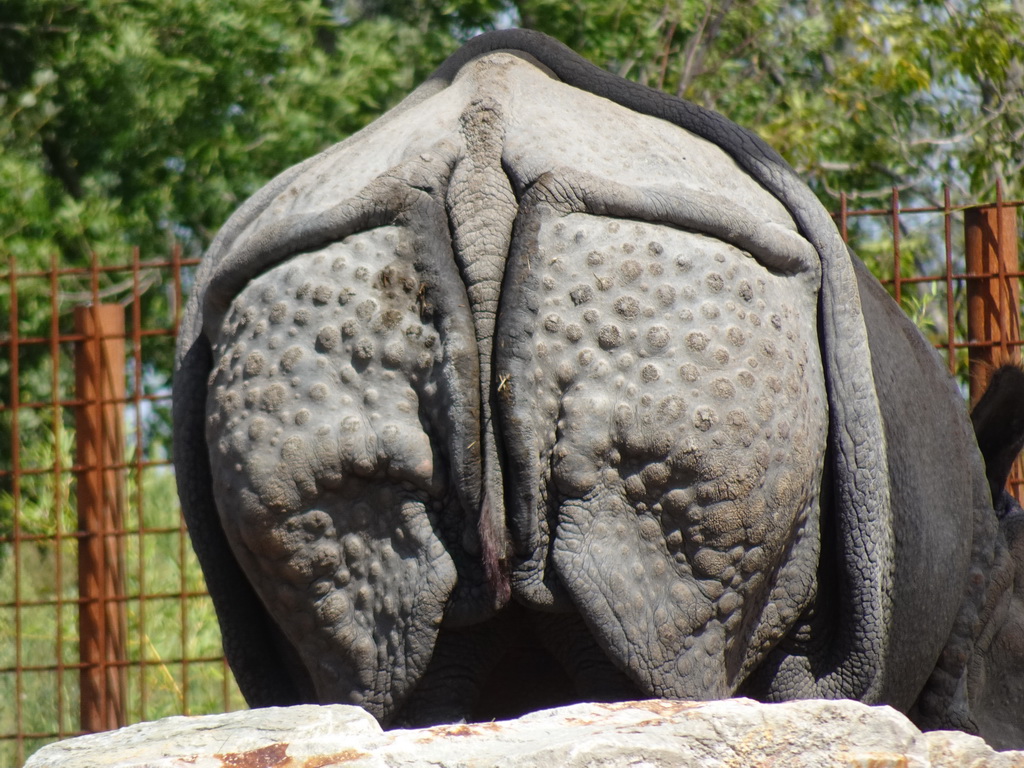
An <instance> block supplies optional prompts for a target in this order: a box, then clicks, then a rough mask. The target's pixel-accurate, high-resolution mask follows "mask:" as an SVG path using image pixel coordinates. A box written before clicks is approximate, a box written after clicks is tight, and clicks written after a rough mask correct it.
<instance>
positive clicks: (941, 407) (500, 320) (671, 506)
mask: <svg viewBox="0 0 1024 768" xmlns="http://www.w3.org/2000/svg"><path fill="white" fill-rule="evenodd" d="M178 364H179V370H178V375H177V379H176V382H175V401H174V405H175V413H174V418H175V456H176V465H177V468H178V479H179V490H180V495H181V498H182V505H183V509H184V512H185V515H186V519H187V521H188V524H189V528H190V531H191V534H192V538H193V542H194V546H195V548H196V552H197V554H198V556H199V559H200V562H201V564H202V566H203V569H204V571H205V573H206V576H207V581H208V583H209V587H210V592H211V594H212V596H213V598H214V602H215V605H216V606H217V610H218V614H219V616H220V620H221V624H222V627H223V630H224V638H225V648H226V652H227V654H228V658H229V661H230V662H231V665H232V668H233V670H234V671H235V674H236V677H237V678H238V680H239V684H240V686H241V688H242V690H243V692H244V693H245V695H246V697H247V699H248V700H249V702H250V704H253V705H269V704H286V703H292V702H297V701H304V700H313V701H325V702H326V701H339V702H351V703H357V704H361V705H362V706H364V707H365V708H367V709H368V710H369V711H370V712H372V713H373V714H374V715H376V716H377V717H378V718H379V719H380V720H381V721H382V722H384V723H394V722H404V723H424V722H438V721H442V720H450V719H458V718H463V717H469V718H473V717H480V716H488V715H491V714H494V713H495V712H498V713H505V711H506V710H508V711H509V712H511V711H514V710H516V709H530V708H537V707H539V706H543V705H546V704H550V703H559V702H562V701H570V700H582V699H601V698H604V699H617V698H618V699H621V698H635V697H641V696H657V697H680V698H697V699H708V698H720V697H726V696H731V695H734V694H743V695H749V696H754V697H756V698H759V699H762V700H766V701H771V700H781V699H789V698H806V697H829V698H835V697H850V698H856V699H860V700H863V701H867V702H886V703H891V704H893V705H894V706H896V707H898V708H900V709H902V710H911V709H912V708H913V712H914V716H915V717H916V718H917V719H918V721H919V722H921V723H923V724H925V725H928V726H931V727H948V726H950V725H953V726H956V727H963V728H973V727H974V723H973V721H972V719H971V717H972V716H971V713H970V711H969V707H968V705H967V704H965V703H964V702H963V701H962V699H963V690H962V689H963V684H962V680H963V679H964V678H965V675H966V666H967V664H968V662H969V660H970V659H972V658H975V656H974V645H975V640H976V637H975V636H976V625H977V623H978V616H979V612H981V611H982V610H983V609H982V605H983V603H984V600H985V596H986V595H987V594H989V592H990V584H991V581H992V575H991V574H992V566H993V563H994V562H995V560H996V559H997V558H998V556H999V554H1000V553H1001V552H1004V550H1005V542H1004V539H1003V534H1001V532H1000V530H999V524H998V520H997V517H996V515H995V512H994V511H993V505H992V502H991V499H990V493H989V490H988V486H987V484H986V478H985V473H984V467H983V465H982V460H981V456H980V454H979V452H978V448H977V445H976V442H975V439H974V436H973V433H972V430H971V425H970V422H969V420H968V418H967V416H966V413H965V411H964V408H963V404H962V401H961V398H960V395H959V393H958V392H957V390H956V388H955V387H954V386H953V384H952V382H951V381H950V379H949V377H948V376H947V375H946V373H945V372H944V369H943V367H942V365H941V364H940V363H939V361H938V359H937V357H936V355H935V353H934V351H933V350H932V349H931V348H930V347H929V346H928V344H927V343H926V342H925V341H924V339H923V338H922V337H921V336H920V334H919V333H918V332H917V331H916V329H915V328H914V327H913V326H912V324H911V323H910V322H909V321H908V320H907V319H906V318H905V317H904V316H903V314H902V313H901V312H900V310H899V309H898V308H897V307H896V305H895V304H894V303H893V302H892V301H891V300H890V298H889V297H888V295H887V294H886V293H885V292H884V290H882V288H881V287H880V286H879V285H878V284H877V282H876V281H875V280H874V279H873V278H872V277H871V276H870V275H869V274H868V273H867V272H866V270H864V268H863V267H862V266H861V265H860V263H859V262H858V261H857V260H856V259H855V258H851V257H850V255H849V254H848V253H847V250H846V248H845V246H844V245H843V243H842V241H841V239H840V237H839V235H838V233H837V232H836V229H835V227H834V226H833V224H832V222H831V220H830V218H829V216H828V214H827V213H826V212H825V211H824V209H822V208H821V206H820V205H819V204H818V202H817V201H816V200H815V199H814V197H813V195H812V194H811V192H810V191H809V190H808V189H807V188H806V187H805V186H804V185H803V184H802V183H801V182H800V181H799V180H798V179H797V178H796V177H795V175H794V174H793V172H792V171H791V169H789V167H788V166H787V165H786V164H785V163H784V161H782V160H781V158H779V157H778V155H777V154H775V153H774V152H773V151H772V150H771V149H770V148H768V147H767V146H766V145H764V144H763V142H761V141H760V140H758V139H757V138H756V137H755V136H753V135H752V134H750V133H749V132H747V131H745V130H743V129H741V128H739V127H737V126H736V125H734V124H732V123H730V122H729V121H727V120H725V119H724V118H722V117H721V116H719V115H717V114H714V113H711V112H708V111H705V110H702V109H700V108H698V107H695V106H693V105H691V104H689V103H687V102H683V101H680V100H678V99H674V98H671V97H668V96H666V95H664V94H660V93H656V92H654V91H650V90H648V89H645V88H642V87H640V86H637V85H634V84H631V83H628V82H626V81H624V80H622V79H620V78H618V77H615V76H613V75H610V74H608V73H606V72H603V71H601V70H599V69H597V68H595V67H593V66H592V65H590V64H588V63H586V62H585V61H583V60H582V59H580V58H579V57H578V56H576V55H575V54H573V53H572V52H571V51H569V50H567V49H566V48H564V47H563V46H561V45H559V44H557V43H555V42H554V41H552V40H550V39H547V38H545V37H543V36H541V35H537V34H535V33H528V32H522V31H508V32H501V33H492V34H489V35H485V36H482V37H480V38H477V39H476V40H474V41H472V42H470V43H469V44H468V45H467V46H465V47H464V48H463V49H462V50H461V51H460V52H458V53H456V54H455V55H454V56H453V57H452V58H451V59H449V61H448V62H446V63H445V64H444V65H443V66H442V67H441V69H440V70H438V72H437V73H435V75H434V76H433V77H432V78H431V79H430V80H428V81H427V82H426V83H425V84H424V85H423V86H421V87H420V88H419V89H417V90H416V91H415V92H414V93H413V94H412V95H411V96H409V97H408V98H407V99H406V100H405V101H403V102H402V103H401V104H400V105H399V106H398V107H396V108H395V109H394V110H392V111H391V112H389V113H388V114H387V115H385V116H384V117H382V118H381V119H380V120H378V121H377V122H376V123H374V124H373V125H371V126H370V127H368V128H367V129H365V130H364V131H363V132H361V133H359V134H357V135H355V136H353V137H352V138H350V139H349V140H347V141H345V142H343V143H341V144H339V145H337V146H335V147H333V148H331V149H329V150H327V151H326V152H324V153H323V154H321V155H319V156H317V157H315V158H312V159H310V160H309V161H307V162H305V163H303V164H301V165H299V166H296V167H295V168H292V169H290V170H288V171H286V172H285V173H283V174H282V175H281V176H279V177H278V178H277V179H275V180H274V181H272V182H271V183H270V184H268V185H267V187H265V188H264V189H263V190H261V191H260V192H259V193H258V194H257V195H256V196H255V197H253V198H252V199H251V200H250V201H248V202H247V203H246V204H245V205H244V206H243V207H242V208H241V209H240V210H239V211H238V212H237V213H236V214H235V215H234V216H233V217H232V218H231V220H230V221H229V222H228V223H227V224H226V225H225V227H224V229H223V230H222V231H221V233H220V234H219V235H218V237H217V239H216V241H215V242H214V244H213V246H212V247H211V249H210V251H209V253H208V254H207V256H206V258H205V260H204V262H203V264H202V267H201V268H200V272H199V275H198V277H197V281H196V288H195V291H194V293H193V295H192V298H191V300H190V302H189V306H188V309H187V311H186V316H185V319H184V321H183V324H182V327H181V333H180V338H179V357H178ZM1004 560H1005V558H1004ZM965 654H966V655H965ZM541 656H543V658H544V661H543V663H542V661H541V659H540V657H541ZM509 658H518V659H521V660H524V662H525V663H524V664H523V665H522V668H521V669H519V670H518V671H516V672H515V673H514V674H512V675H507V676H506V677H511V678H513V680H512V681H509V680H508V679H505V680H504V682H502V678H501V669H502V668H503V665H505V664H507V663H508V659H509ZM544 663H550V664H551V665H552V669H557V670H558V671H557V672H554V671H551V670H548V668H547V667H544V666H543V664H544ZM530 669H533V670H538V669H540V670H542V674H541V676H542V677H543V678H544V679H545V680H546V681H547V684H546V685H545V686H541V687H540V688H538V689H536V690H533V689H530V690H527V691H526V692H525V693H524V692H523V691H518V692H517V691H514V690H511V689H510V688H509V686H510V685H512V684H513V682H514V681H515V679H516V678H518V680H519V681H520V683H522V682H523V681H524V680H525V679H526V678H523V677H522V676H521V675H525V674H527V671H528V670H530ZM496 670H497V671H496ZM489 687H495V688H493V689H492V690H490V691H489ZM526 687H527V688H529V685H527V686H526ZM494 690H498V691H500V693H495V692H494ZM496 700H500V701H499V704H498V706H492V708H491V709H488V708H487V704H488V703H492V704H493V703H494V702H495V701H496ZM500 702H505V704H504V705H501V703H500ZM513 702H514V703H513Z"/></svg>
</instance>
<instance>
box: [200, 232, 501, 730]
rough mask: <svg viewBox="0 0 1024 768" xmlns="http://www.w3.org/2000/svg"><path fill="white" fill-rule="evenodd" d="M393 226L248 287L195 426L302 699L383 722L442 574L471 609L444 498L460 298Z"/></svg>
mask: <svg viewBox="0 0 1024 768" xmlns="http://www.w3.org/2000/svg"><path fill="white" fill-rule="evenodd" d="M442 221H443V220H442ZM402 224H403V222H401V221H398V222H396V225H395V226H386V227H380V228H377V229H373V230H369V231H366V232H362V233H358V234H355V235H352V236H349V237H347V238H345V239H344V240H343V241H342V242H340V243H335V244H332V245H329V246H327V247H325V248H322V249H319V250H317V251H314V252H312V253H306V254H302V255H299V256H295V257H293V258H291V259H290V260H288V261H285V262H283V263H281V264H279V265H278V266H276V267H273V268H271V269H270V270H268V271H267V272H265V273H263V274H262V275H260V276H258V277H256V278H255V279H253V280H252V281H250V282H249V283H248V285H246V287H245V288H244V289H243V290H242V291H241V292H240V293H239V294H238V295H237V297H236V298H235V300H234V302H233V304H232V308H231V310H230V311H229V312H228V313H227V314H226V316H225V317H224V320H223V322H222V325H221V327H220V328H219V329H218V333H217V335H216V337H215V340H214V345H213V353H214V369H213V373H212V376H211V381H210V394H209V399H208V413H207V430H208V440H209V443H210V447H211V450H210V453H211V465H212V470H213V491H214V498H215V500H216V502H217V508H218V510H219V511H220V517H221V522H222V524H223V526H224V530H225V532H226V534H227V537H228V540H229V542H230V544H231V546H232V549H233V551H234V553H235V556H236V557H237V559H238V561H239V563H240V564H241V565H242V568H243V570H244V571H245V572H246V573H247V575H248V576H249V578H250V579H251V581H252V582H253V584H254V586H255V587H256V590H257V593H258V594H259V595H260V597H261V599H262V600H263V602H264V603H265V604H266V605H267V607H268V610H269V612H270V614H271V615H272V616H273V617H274V618H275V620H276V621H277V623H278V624H279V625H280V627H281V629H282V630H283V632H284V633H285V635H286V636H287V637H288V639H289V641H290V642H291V643H292V645H294V647H295V648H296V649H297V650H298V653H299V656H300V657H301V658H302V660H303V662H304V664H305V666H306V667H307V669H308V670H309V673H310V676H311V677H312V679H313V680H314V681H315V684H316V687H317V696H318V698H319V699H320V700H321V701H343V702H352V703H359V704H361V705H362V706H364V707H365V708H367V709H368V710H369V711H371V712H373V713H374V714H375V715H376V716H377V717H379V718H380V719H382V720H384V721H387V720H388V719H389V718H390V717H391V715H392V714H393V713H394V712H395V711H396V710H397V709H398V708H399V707H400V706H401V704H402V701H403V700H404V698H405V697H406V695H407V694H408V692H409V691H410V690H411V688H412V687H413V686H414V685H415V683H416V681H417V679H418V678H419V676H421V675H422V673H423V671H424V669H425V668H426V665H427V663H428V661H429V659H430V654H431V650H432V648H433V645H434V642H435V638H436V636H437V632H438V628H439V626H440V623H441V621H442V618H443V616H444V613H445V609H446V606H447V605H448V602H449V599H450V598H451V597H452V593H453V589H454V587H455V582H456V573H457V571H462V573H461V575H460V581H461V582H462V583H461V584H460V587H461V593H460V594H461V595H462V598H461V599H460V601H457V602H459V604H460V605H461V606H464V605H465V604H466V602H467V600H468V602H469V603H473V602H474V600H475V601H476V602H477V604H480V605H482V604H483V603H484V602H485V601H486V597H485V594H484V590H483V587H482V584H481V581H482V579H481V578H480V577H479V573H478V571H479V569H478V568H477V570H476V571H474V567H475V566H474V565H473V564H470V563H466V562H458V563H456V562H455V561H454V560H453V557H452V555H451V554H449V552H450V551H454V552H456V553H457V556H458V555H460V554H461V553H463V552H464V550H465V540H466V538H467V531H466V525H467V522H466V521H467V519H472V518H473V515H467V514H466V513H465V512H464V511H463V510H464V501H465V496H466V494H467V493H469V494H470V495H472V490H468V491H467V490H466V487H467V486H469V485H471V483H457V482H453V475H454V476H458V475H459V474H460V473H464V472H465V467H466V466H467V465H468V466H473V462H471V461H465V459H464V457H463V455H462V452H463V451H464V450H465V449H466V446H469V445H472V444H473V442H474V441H473V440H472V437H473V436H472V434H469V433H472V432H473V430H474V429H475V428H476V425H477V424H478V420H479V417H478V410H477V409H476V408H475V407H474V396H475V393H476V392H477V391H478V384H477V382H476V369H475V367H474V361H475V354H474V352H475V350H474V348H473V343H472V327H471V324H470V320H469V316H468V310H467V308H466V302H465V293H464V289H462V284H461V281H459V279H458V276H457V273H455V272H454V270H455V267H454V262H453V260H452V259H451V257H450V250H448V252H447V254H444V251H445V247H444V246H445V243H446V242H447V241H446V239H445V238H444V237H439V234H440V233H439V232H436V231H433V229H430V231H429V232H428V233H426V234H425V233H423V232H415V231H414V230H415V229H416V227H415V226H413V227H409V226H402ZM438 251H440V252H441V253H442V258H431V257H430V254H431V253H434V255H435V256H436V255H437V252H438ZM445 255H447V258H444V256H445ZM445 265H447V267H446V266H445ZM446 269H450V270H451V272H453V273H454V274H449V275H444V274H442V273H444V272H445V270H446ZM453 292H454V294H461V295H453ZM442 422H443V423H444V424H445V425H446V426H444V427H442V426H441V424H442ZM459 425H466V427H465V430H463V429H460V426H459ZM467 430H468V433H467ZM456 479H457V477H456ZM470 538H471V536H470ZM463 559H464V560H465V559H466V558H463ZM474 584H475V585H476V587H475V588H474ZM474 589H475V591H474ZM471 610H472V609H471ZM455 613H457V609H456V611H455Z"/></svg>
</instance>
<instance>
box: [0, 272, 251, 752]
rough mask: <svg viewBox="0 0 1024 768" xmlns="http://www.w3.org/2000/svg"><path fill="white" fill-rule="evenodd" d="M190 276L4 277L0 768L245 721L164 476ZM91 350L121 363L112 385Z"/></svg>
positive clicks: (105, 365)
mask: <svg viewBox="0 0 1024 768" xmlns="http://www.w3.org/2000/svg"><path fill="white" fill-rule="evenodd" d="M193 266H194V261H193V262H188V261H181V260H180V259H179V258H178V256H177V255H176V254H174V255H172V257H171V258H167V259H164V260H160V261H146V262H142V261H140V259H139V257H138V255H137V254H135V255H134V257H133V258H131V259H129V260H126V263H124V264H120V265H116V266H108V265H105V266H103V267H100V266H98V265H95V264H94V265H92V267H91V268H75V269H71V268H61V267H59V266H58V265H57V264H56V263H54V264H51V267H50V269H49V270H41V271H19V270H18V268H17V265H16V264H14V263H13V262H12V263H10V264H9V265H7V270H6V274H4V275H3V283H2V285H3V288H2V289H0V305H2V308H3V310H4V315H5V316H6V318H7V327H6V329H4V332H0V333H2V335H0V374H2V376H0V435H2V437H3V439H2V441H0V702H3V705H0V765H12V766H16V765H20V764H21V763H22V762H23V761H24V759H25V758H26V757H27V756H28V755H29V754H31V753H32V752H33V751H34V750H35V749H36V748H38V747H39V746H41V745H42V744H44V743H47V742H50V741H53V740H55V739H58V738H62V737H66V736H70V735H74V734H78V733H83V732H88V731H93V730H102V729H104V728H110V727H117V726H118V725H122V724H127V723H132V722H137V721H140V720H146V719H154V718H158V717H163V716H167V715H173V714H183V713H206V712H219V711H225V710H230V709H237V708H239V707H242V706H244V703H243V701H242V698H241V695H240V694H239V693H238V691H237V689H236V688H235V686H234V682H233V680H232V678H231V676H230V673H229V671H228V670H227V668H226V665H225V663H224V661H223V658H222V652H221V647H220V633H219V629H218V627H217V622H216V617H215V616H214V613H213V608H212V606H211V604H210V601H209V598H208V596H207V595H206V592H205V586H204V583H203V578H202V574H201V572H200V570H199V566H198V564H197V563H196V561H195V557H194V555H193V553H192V550H191V546H190V545H189V543H188V538H187V534H186V532H185V530H184V527H183V524H182V521H181V515H180V512H179V507H178V500H177V493H176V489H175V484H174V474H173V470H172V468H171V453H170V450H171V449H170V387H171V378H170V373H171V368H172V361H173V350H174V329H175V325H176V317H177V315H178V313H179V311H180V307H181V301H182V283H183V281H184V282H187V279H188V276H189V272H190V270H191V269H192V268H193ZM83 307H85V308H88V311H86V313H85V315H84V317H85V318H86V320H85V325H84V326H83V324H82V322H81V316H82V313H83V310H82V308H83ZM99 308H102V309H103V310H104V312H105V319H104V320H103V321H102V323H101V324H100V325H99V327H95V325H94V324H91V323H92V319H93V318H92V317H91V314H90V313H91V311H92V310H93V309H99ZM76 311H77V314H78V315H80V317H79V320H80V322H79V323H78V324H76ZM111 329H113V330H111ZM94 332H95V333H98V336H97V337H96V338H94V339H92V342H90V334H92V333H94ZM90 343H93V344H95V345H99V346H100V347H103V348H104V349H105V350H106V347H108V346H110V345H111V344H113V345H114V346H119V347H120V349H121V356H120V357H119V358H117V361H115V362H114V365H115V366H116V367H115V370H114V375H113V377H111V370H110V365H111V362H112V361H111V360H107V359H103V360H99V359H93V360H90V359H89V345H90ZM108 352H109V350H106V351H104V352H102V353H98V354H99V357H101V358H103V357H104V356H105V355H107V354H108ZM83 355H84V357H83ZM76 368H77V370H76ZM84 368H89V371H84V370H83V369H84ZM76 374H77V375H76ZM104 377H107V379H109V380H107V379H104ZM90 382H91V383H90ZM108 384H109V385H111V386H109V387H108V386H107V385H108ZM90 386H91V389H90ZM83 387H84V389H83ZM97 408H98V412H99V413H100V417H98V419H97V418H93V419H92V420H91V421H90V409H91V410H92V412H93V415H94V416H95V413H96V412H97ZM104 409H106V411H107V413H106V415H105V416H104V413H103V411H104ZM111 414H114V416H113V418H110V416H111ZM97 433H103V434H101V435H100V436H99V437H97ZM90 436H91V440H90ZM105 446H106V447H105ZM110 446H114V447H113V448H111V447H110ZM86 507H89V508H93V509H94V510H95V509H99V510H100V517H99V518H98V519H95V520H92V522H90V519H89V517H88V514H89V513H88V512H87V511H86V510H85V508H86Z"/></svg>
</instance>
